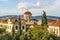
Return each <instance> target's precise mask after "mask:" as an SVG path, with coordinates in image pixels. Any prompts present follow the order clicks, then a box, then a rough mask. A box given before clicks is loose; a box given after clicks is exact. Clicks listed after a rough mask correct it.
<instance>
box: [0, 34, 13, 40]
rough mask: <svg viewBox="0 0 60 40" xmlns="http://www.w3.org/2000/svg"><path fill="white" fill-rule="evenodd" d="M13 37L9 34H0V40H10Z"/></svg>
mask: <svg viewBox="0 0 60 40" xmlns="http://www.w3.org/2000/svg"><path fill="white" fill-rule="evenodd" d="M12 39H13V37H12V36H11V35H10V34H5V35H2V36H0V40H12Z"/></svg>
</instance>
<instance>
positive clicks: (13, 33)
mask: <svg viewBox="0 0 60 40" xmlns="http://www.w3.org/2000/svg"><path fill="white" fill-rule="evenodd" d="M14 35H15V29H14V26H13V27H12V36H13V37H14Z"/></svg>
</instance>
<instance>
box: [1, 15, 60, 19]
mask: <svg viewBox="0 0 60 40" xmlns="http://www.w3.org/2000/svg"><path fill="white" fill-rule="evenodd" d="M9 17H14V18H18V15H7V16H0V20H3V19H5V18H9ZM21 18H23V15H21ZM32 18H33V19H38V20H39V19H41V16H32ZM47 18H48V19H54V20H56V19H59V18H60V17H57V16H47Z"/></svg>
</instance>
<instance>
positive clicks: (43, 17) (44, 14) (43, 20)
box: [41, 11, 47, 26]
mask: <svg viewBox="0 0 60 40" xmlns="http://www.w3.org/2000/svg"><path fill="white" fill-rule="evenodd" d="M41 21H42V24H41V25H42V26H47V17H46V12H45V11H43V14H42V19H41Z"/></svg>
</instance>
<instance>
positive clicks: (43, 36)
mask: <svg viewBox="0 0 60 40" xmlns="http://www.w3.org/2000/svg"><path fill="white" fill-rule="evenodd" d="M22 37H23V38H24V39H23V38H22ZM22 37H21V39H23V40H59V38H58V37H57V36H56V35H55V34H51V33H49V32H48V30H47V28H46V27H43V26H35V27H34V28H31V29H29V31H28V32H27V33H26V34H25V35H24V36H22Z"/></svg>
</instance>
